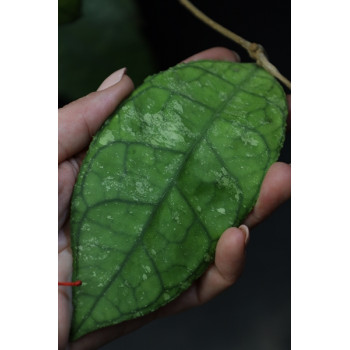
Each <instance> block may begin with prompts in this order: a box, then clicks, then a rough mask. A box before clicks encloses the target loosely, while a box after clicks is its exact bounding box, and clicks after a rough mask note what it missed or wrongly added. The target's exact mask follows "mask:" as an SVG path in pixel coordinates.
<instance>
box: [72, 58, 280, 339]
mask: <svg viewBox="0 0 350 350" xmlns="http://www.w3.org/2000/svg"><path fill="white" fill-rule="evenodd" d="M286 115H287V106H286V99H285V95H284V92H283V89H282V88H281V86H280V85H279V84H278V83H277V82H276V80H275V79H274V78H273V77H272V76H271V75H269V74H268V73H266V72H265V71H264V70H263V69H261V68H259V67H257V66H256V65H255V64H242V63H231V62H222V61H196V62H191V63H186V64H180V65H177V66H175V67H173V68H170V69H169V70H167V71H165V72H161V73H159V74H157V75H154V76H152V77H149V78H147V79H146V81H145V82H144V84H142V85H141V86H140V87H139V88H138V89H137V90H135V91H134V93H133V94H132V95H131V96H130V97H129V98H128V99H127V100H126V101H125V102H124V103H123V104H122V105H121V106H120V107H119V108H118V109H117V111H116V112H115V113H114V114H113V115H112V116H111V117H110V118H109V119H108V120H107V121H106V122H105V124H104V125H103V127H102V128H101V129H100V131H99V132H98V133H97V135H96V136H95V137H94V140H93V142H92V143H91V145H90V148H89V151H88V153H87V155H86V157H85V159H84V162H83V165H82V167H81V170H80V174H79V177H78V181H77V183H76V187H75V190H74V195H73V199H72V211H71V239H72V250H73V257H74V266H73V280H77V279H79V280H82V281H83V284H82V286H80V287H79V288H73V304H74V314H73V322H72V333H71V337H72V339H77V338H79V337H81V336H82V335H84V334H86V333H88V332H91V331H93V330H95V329H98V328H101V327H105V326H109V325H112V324H116V323H119V322H122V321H124V320H128V319H132V318H136V317H139V316H142V315H144V314H146V313H149V312H151V311H154V310H156V309H158V308H159V307H160V306H162V305H164V304H166V303H168V302H169V301H171V300H173V299H174V298H176V297H177V296H178V295H179V294H180V293H181V292H183V291H184V290H185V289H187V288H188V287H189V286H190V285H191V284H192V283H193V281H194V280H195V279H197V278H198V277H199V276H200V275H201V274H202V273H203V272H204V271H205V270H206V268H207V267H208V265H209V264H210V263H211V262H212V260H213V257H214V253H215V247H216V243H217V240H218V239H219V237H220V235H221V234H222V233H223V232H224V230H225V229H227V228H228V227H230V226H237V225H239V224H240V222H241V221H242V220H243V219H244V218H245V217H246V215H247V214H248V213H249V212H250V210H251V209H252V207H253V206H254V204H255V202H256V200H257V196H258V193H259V190H260V186H261V183H262V180H263V178H264V176H265V174H266V172H267V170H268V168H269V167H270V165H271V164H272V163H273V162H275V161H276V160H277V158H278V155H279V152H280V149H281V147H282V144H283V140H284V131H285V123H286Z"/></svg>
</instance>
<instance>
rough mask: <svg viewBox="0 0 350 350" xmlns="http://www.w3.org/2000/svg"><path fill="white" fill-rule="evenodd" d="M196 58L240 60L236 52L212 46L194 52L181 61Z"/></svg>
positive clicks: (194, 59) (189, 60)
mask: <svg viewBox="0 0 350 350" xmlns="http://www.w3.org/2000/svg"><path fill="white" fill-rule="evenodd" d="M198 60H221V61H231V62H240V61H241V59H240V57H239V55H238V53H236V52H234V51H231V50H229V49H226V48H225V47H213V48H211V49H208V50H205V51H202V52H199V53H196V54H195V55H193V56H191V57H189V58H186V59H185V60H183V62H185V63H187V62H191V61H198Z"/></svg>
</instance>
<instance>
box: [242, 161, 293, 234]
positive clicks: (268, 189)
mask: <svg viewBox="0 0 350 350" xmlns="http://www.w3.org/2000/svg"><path fill="white" fill-rule="evenodd" d="M290 191H291V167H290V165H289V164H285V163H279V162H278V163H274V164H272V166H271V167H270V169H269V171H268V172H267V174H266V176H265V179H264V181H263V183H262V186H261V189H260V194H259V198H258V200H257V202H256V204H255V206H254V208H253V210H252V211H251V212H250V213H249V215H248V216H247V218H246V219H245V220H244V224H245V225H247V226H249V227H253V226H255V225H257V224H258V223H260V222H261V221H263V220H264V219H265V218H266V217H267V216H269V215H270V214H271V213H272V212H273V211H274V210H275V209H276V208H277V207H278V206H279V205H281V204H282V203H283V202H285V201H286V200H287V199H289V198H290Z"/></svg>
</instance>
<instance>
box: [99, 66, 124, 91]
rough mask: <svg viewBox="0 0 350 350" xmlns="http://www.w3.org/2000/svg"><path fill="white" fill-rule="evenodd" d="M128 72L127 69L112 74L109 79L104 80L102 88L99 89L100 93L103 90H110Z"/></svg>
mask: <svg viewBox="0 0 350 350" xmlns="http://www.w3.org/2000/svg"><path fill="white" fill-rule="evenodd" d="M125 72H126V67H124V68H121V69H118V70H117V71H115V72H114V73H112V74H111V75H110V76H109V77H108V78H106V79H105V80H104V82H103V83H102V84H101V85H100V87H99V88H98V91H101V90H105V89H108V88H109V87H111V86H113V85H115V84H117V83H119V82H120V81H121V80H122V78H123V76H124V74H125Z"/></svg>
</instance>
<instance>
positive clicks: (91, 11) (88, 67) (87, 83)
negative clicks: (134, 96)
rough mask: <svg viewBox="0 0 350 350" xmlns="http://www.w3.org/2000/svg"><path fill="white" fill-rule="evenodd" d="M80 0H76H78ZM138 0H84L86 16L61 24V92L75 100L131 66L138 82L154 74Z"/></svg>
mask: <svg viewBox="0 0 350 350" xmlns="http://www.w3.org/2000/svg"><path fill="white" fill-rule="evenodd" d="M73 2H75V1H73ZM137 10H138V9H137V5H136V3H135V2H134V1H133V0H84V1H82V4H81V16H80V17H79V18H78V19H77V20H75V21H73V22H69V23H65V24H63V25H59V27H58V93H59V97H60V98H61V99H63V100H64V101H65V102H70V101H71V100H75V99H77V98H79V97H81V96H84V95H86V94H88V93H90V92H92V91H94V90H96V89H97V88H98V86H99V85H100V84H101V82H102V81H103V80H104V79H105V78H106V77H107V76H108V75H110V74H111V73H113V72H114V71H115V70H117V69H119V68H122V67H127V68H128V75H129V76H130V77H131V78H132V79H133V81H134V83H135V85H136V86H138V85H139V84H141V83H142V81H143V80H144V78H145V77H146V76H147V75H149V74H151V73H154V64H153V60H152V57H151V52H150V49H149V47H148V44H147V42H146V40H145V38H144V37H143V35H142V31H141V25H142V21H141V18H140V16H139V14H138V11H137Z"/></svg>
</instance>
